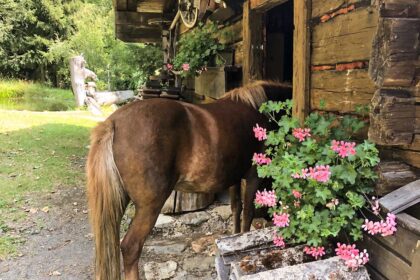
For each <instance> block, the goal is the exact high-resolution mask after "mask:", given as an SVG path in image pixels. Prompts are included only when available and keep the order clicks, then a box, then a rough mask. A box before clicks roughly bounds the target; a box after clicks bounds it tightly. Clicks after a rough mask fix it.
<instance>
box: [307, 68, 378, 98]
mask: <svg viewBox="0 0 420 280" xmlns="http://www.w3.org/2000/svg"><path fill="white" fill-rule="evenodd" d="M311 89H316V90H320V91H328V92H334V93H337V94H339V93H341V92H362V93H367V94H371V95H372V96H373V93H374V92H375V85H374V83H373V82H372V80H371V79H370V78H369V74H368V70H367V69H354V70H347V71H313V72H312V73H311Z"/></svg>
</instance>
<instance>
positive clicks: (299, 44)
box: [293, 0, 311, 121]
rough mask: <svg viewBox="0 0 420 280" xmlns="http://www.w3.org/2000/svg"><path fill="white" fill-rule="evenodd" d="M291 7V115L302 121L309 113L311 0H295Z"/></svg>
mask: <svg viewBox="0 0 420 280" xmlns="http://www.w3.org/2000/svg"><path fill="white" fill-rule="evenodd" d="M293 9H294V26H295V28H294V31H293V104H294V106H293V115H294V116H295V117H296V118H298V119H300V120H301V121H303V119H304V118H305V116H306V115H307V114H308V113H309V91H310V88H309V81H310V57H311V40H310V26H309V24H308V22H309V19H310V11H311V1H310V0H302V1H295V2H294V7H293Z"/></svg>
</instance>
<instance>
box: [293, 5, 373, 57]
mask: <svg viewBox="0 0 420 280" xmlns="http://www.w3.org/2000/svg"><path fill="white" fill-rule="evenodd" d="M295 5H296V4H295ZM377 25H378V11H377V9H374V8H371V7H362V8H359V9H356V10H354V11H352V12H349V13H347V14H344V15H340V16H337V17H335V18H333V19H332V20H329V21H327V22H325V23H321V24H318V25H316V26H314V28H313V32H312V57H311V61H312V65H325V64H336V63H340V62H352V61H365V60H369V59H370V52H371V46H372V39H373V37H374V34H375V32H376V27H377Z"/></svg>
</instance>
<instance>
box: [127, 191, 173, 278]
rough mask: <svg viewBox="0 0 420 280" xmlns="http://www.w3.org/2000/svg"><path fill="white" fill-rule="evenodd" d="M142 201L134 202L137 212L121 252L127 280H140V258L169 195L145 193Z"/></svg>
mask: <svg viewBox="0 0 420 280" xmlns="http://www.w3.org/2000/svg"><path fill="white" fill-rule="evenodd" d="M141 195H142V198H141V199H140V200H133V202H134V204H135V207H136V211H135V215H134V218H133V220H132V221H131V224H130V227H129V228H128V231H127V233H126V235H125V236H124V239H123V241H122V242H121V251H122V255H123V263H124V274H125V279H126V280H139V279H140V277H139V270H138V264H139V258H140V255H141V252H142V249H143V245H144V242H145V240H146V238H147V236H148V235H149V233H150V232H151V230H152V228H153V226H154V225H155V223H156V220H157V218H158V216H159V213H160V210H161V209H162V207H163V204H164V202H165V201H166V199H167V197H168V196H169V195H163V194H162V193H160V192H158V191H156V192H154V193H151V192H149V191H148V192H143V193H142V194H141ZM143 195H144V196H143Z"/></svg>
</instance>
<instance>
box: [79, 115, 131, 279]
mask: <svg viewBox="0 0 420 280" xmlns="http://www.w3.org/2000/svg"><path fill="white" fill-rule="evenodd" d="M113 138H114V125H113V123H112V121H110V120H106V121H104V122H103V123H101V124H99V125H98V126H97V127H96V128H95V129H94V130H93V132H92V135H91V146H90V151H89V156H88V160H87V166H86V171H87V188H88V202H89V209H90V220H91V224H92V230H93V234H94V237H95V274H96V279H97V280H119V279H121V272H120V237H119V236H120V223H121V218H122V216H123V213H124V205H125V202H124V198H125V192H124V190H123V188H122V180H121V177H120V174H119V171H118V169H117V166H116V165H115V161H114V155H113V150H112V144H113Z"/></svg>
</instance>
